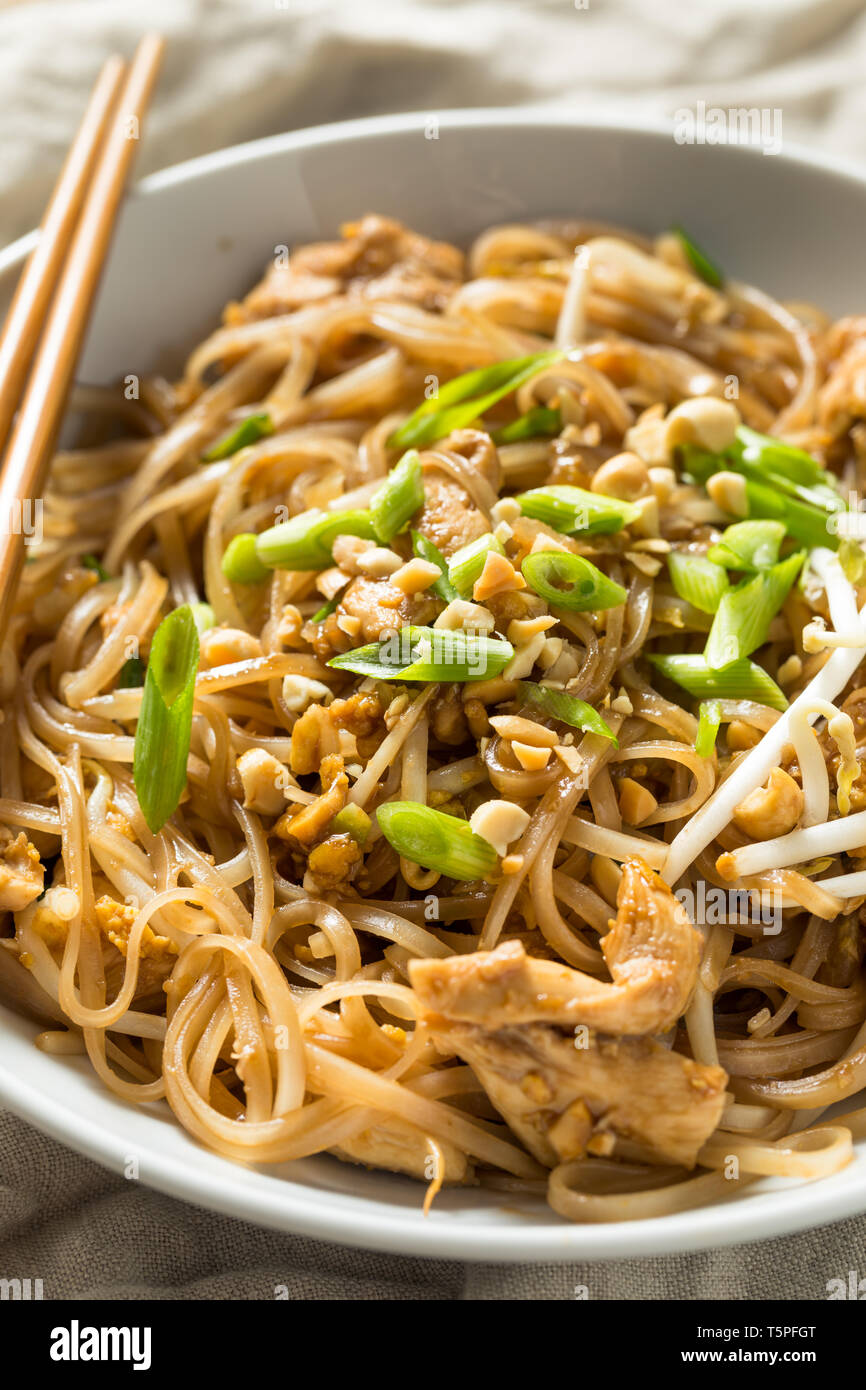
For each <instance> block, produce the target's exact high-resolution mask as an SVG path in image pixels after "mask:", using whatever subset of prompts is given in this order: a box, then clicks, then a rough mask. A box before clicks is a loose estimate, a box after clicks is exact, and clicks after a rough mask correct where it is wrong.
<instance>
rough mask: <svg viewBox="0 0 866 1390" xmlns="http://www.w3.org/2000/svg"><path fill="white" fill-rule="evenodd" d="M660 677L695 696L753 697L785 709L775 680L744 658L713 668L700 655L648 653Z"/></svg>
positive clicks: (720, 697) (741, 698) (740, 698)
mask: <svg viewBox="0 0 866 1390" xmlns="http://www.w3.org/2000/svg"><path fill="white" fill-rule="evenodd" d="M648 660H649V661H651V662H652V664H653V666H655V668H656V670H657V671H659V672H660V673H661V674H662V675H663V676H667V678H668V680H669V681H673V682H674V684H675V685H680V686H682V688H683V690H687V691H688V692H689V694H690V695H694V696H696V698H697V699H704V698H708V699H711V698H713V697H715V698H716V699H720V700H756V701H757V702H758V704H761V705H769V707H770V709H778V710H786V709H787V708H788V701H787V700H786V699H785V696H784V695H783V694H782V691H781V690H780V689H779V687H778V686H777V685H776V682H775V681H774V680H771V678H770V677H769V676H768V675H767V673H766V671H764V670H763V669H762V668H761V667H760V666H757V665H756V664H755V662H754V661H749V659H748V657H743V658H742V659H741V660H740V661H735V662H733V663H732V664H731V665H730V666H726V667H725V669H724V670H723V671H714V670H713V668H712V667H711V666H708V665H707V663H706V661H705V660H704V658H703V657H702V656H679V655H677V656H650V657H649V658H648Z"/></svg>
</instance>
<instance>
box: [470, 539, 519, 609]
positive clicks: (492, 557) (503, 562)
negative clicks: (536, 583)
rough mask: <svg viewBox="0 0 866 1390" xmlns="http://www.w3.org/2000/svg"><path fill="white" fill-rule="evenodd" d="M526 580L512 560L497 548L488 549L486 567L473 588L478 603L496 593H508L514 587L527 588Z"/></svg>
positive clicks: (485, 560)
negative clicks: (501, 553)
mask: <svg viewBox="0 0 866 1390" xmlns="http://www.w3.org/2000/svg"><path fill="white" fill-rule="evenodd" d="M525 588H526V580H525V579H524V578H523V575H522V574H520V573H519V572H518V571H517V570H516V569H515V568H514V566H513V565H512V563H511V561H510V560H508V559H506V557H505V556H504V555H500V554H499V553H498V551H496V550H488V552H487V555H486V556H485V559H484V568H483V570H482V571H481V573H480V574H479V576H478V578H477V579H476V581H475V584H474V585H473V588H472V597H473V598H474V599H475V601H476V603H479V602H481V601H482V600H483V599H488V598H492V597H493V595H494V594H506V593H509V592H510V591H511V590H512V589H525Z"/></svg>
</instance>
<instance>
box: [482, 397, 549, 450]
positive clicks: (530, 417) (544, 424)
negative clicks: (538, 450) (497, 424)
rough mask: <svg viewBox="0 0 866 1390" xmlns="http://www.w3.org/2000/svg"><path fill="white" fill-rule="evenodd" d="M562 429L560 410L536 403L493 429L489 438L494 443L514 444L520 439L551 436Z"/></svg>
mask: <svg viewBox="0 0 866 1390" xmlns="http://www.w3.org/2000/svg"><path fill="white" fill-rule="evenodd" d="M561 429H562V412H561V411H560V410H552V409H551V408H550V407H549V406H546V405H536V406H534V407H533V408H532V410H527V412H526V414H525V415H521V416H519V418H518V419H517V420H512V421H511V423H510V424H509V425H503V426H502V428H501V429H498V430H494V431H493V433H492V434H491V436H490V438H491V439H492V440H493V443H494V444H516V443H517V442H518V441H519V440H521V439H538V438H539V437H540V436H544V437H547V438H549V437H551V436H552V435H555V434H559V432H560V430H561Z"/></svg>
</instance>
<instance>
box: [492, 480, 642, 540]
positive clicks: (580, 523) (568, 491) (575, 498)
mask: <svg viewBox="0 0 866 1390" xmlns="http://www.w3.org/2000/svg"><path fill="white" fill-rule="evenodd" d="M517 501H518V503H519V504H520V510H521V511H522V512H523V515H524V516H531V517H532V518H533V519H534V520H535V521H543V522H544V524H545V525H546V526H550V527H552V528H553V530H554V531H562V532H565V533H567V534H569V535H574V534H576V533H577V532H578V531H580V532H583V533H586V534H587V535H602V534H610V533H611V532H613V531H621V530H622V528H623V527H624V526H630V525H631V523H632V522H633V521H637V519H638V517H639V516H640V507H636V506H635V505H634V503H633V502H623V501H620V499H619V498H618V497H604V496H603V495H602V494H601V493H598V492H586V491H584V489H583V488H582V487H569V486H568V485H567V484H562V485H561V486H560V485H555V486H553V487H536V488H533V489H532V491H531V492H522V493H521V494H520V496H519V497H518V498H517Z"/></svg>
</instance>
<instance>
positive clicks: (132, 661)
mask: <svg viewBox="0 0 866 1390" xmlns="http://www.w3.org/2000/svg"><path fill="white" fill-rule="evenodd" d="M144 675H145V665H144V662H143V661H142V659H141V657H140V656H131V657H130V658H129V660H128V661H124V663H123V665H122V666H121V668H120V671H119V672H118V675H117V688H118V690H138V689H139V687H140V686H142V685H144Z"/></svg>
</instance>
